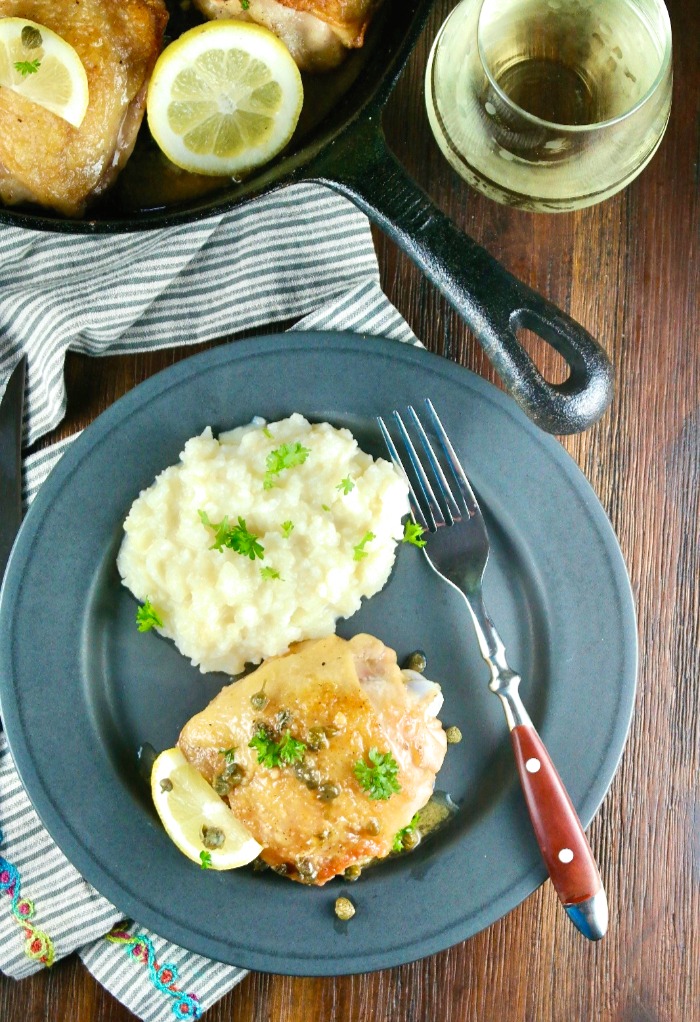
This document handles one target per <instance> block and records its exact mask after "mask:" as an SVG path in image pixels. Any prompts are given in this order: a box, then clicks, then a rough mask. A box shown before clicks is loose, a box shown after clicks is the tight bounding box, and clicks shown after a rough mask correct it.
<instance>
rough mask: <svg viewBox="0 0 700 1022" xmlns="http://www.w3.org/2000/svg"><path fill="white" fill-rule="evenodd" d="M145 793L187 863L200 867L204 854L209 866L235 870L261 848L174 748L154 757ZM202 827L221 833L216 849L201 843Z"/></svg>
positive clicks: (255, 854)
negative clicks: (221, 842) (218, 846)
mask: <svg viewBox="0 0 700 1022" xmlns="http://www.w3.org/2000/svg"><path fill="white" fill-rule="evenodd" d="M163 782H166V783H163ZM151 795H152V796H153V803H154V805H155V807H156V812H157V813H158V816H159V817H160V820H161V823H162V824H163V826H164V828H165V830H166V833H167V834H168V837H169V838H170V839H171V841H172V842H173V843H174V844H175V845H176V846H177V847H178V848H179V850H180V851H181V852H182V853H183V855H186V856H187V858H188V859H191V860H192V861H193V862H196V863H199V864H200V865H201V864H202V859H201V854H202V852H207V853H208V855H207V856H206V859H207V866H208V868H209V869H215V870H226V869H237V868H238V867H239V866H245V865H247V864H248V863H249V862H252V861H253V859H256V858H257V857H258V855H259V854H260V852H261V851H262V846H261V845H259V844H258V842H257V841H256V840H255V838H254V837H253V836H252V834H251V833H250V831H249V830H248V829H247V828H246V827H245V826H244V825H243V824H242V823H241V822H240V820H238V819H236V817H235V816H234V815H233V813H232V812H231V810H230V809H229V807H228V806H227V805H226V803H225V802H224V801H223V799H221V798H220V797H219V796H218V795H217V794H216V792H215V791H214V789H213V788H212V787H211V785H209V784H207V782H206V781H205V780H204V778H203V777H202V775H201V774H200V773H199V771H198V770H196V769H195V767H193V766H192V765H191V764H190V763H188V762H187V760H186V759H185V757H184V756H183V754H182V753H181V751H180V750H179V749H178V748H174V749H166V750H165V751H164V752H161V754H160V755H159V756H158V757H157V758H156V761H155V763H154V764H153V770H152V772H151ZM203 825H206V826H207V827H210V828H211V827H216V828H218V829H219V830H220V831H221V832H222V833H223V835H224V841H223V844H222V845H221V847H220V848H207V847H206V846H205V844H204V842H203V840H202V826H203Z"/></svg>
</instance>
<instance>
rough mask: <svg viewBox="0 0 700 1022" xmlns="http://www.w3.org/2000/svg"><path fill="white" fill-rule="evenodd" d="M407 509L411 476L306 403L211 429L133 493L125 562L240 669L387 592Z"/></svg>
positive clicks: (177, 618)
mask: <svg viewBox="0 0 700 1022" xmlns="http://www.w3.org/2000/svg"><path fill="white" fill-rule="evenodd" d="M305 451H306V452H308V453H306V454H305V453H304V452H305ZM280 466H281V467H280ZM408 510H409V506H408V497H407V488H406V484H405V482H404V480H403V479H402V478H401V477H400V476H399V474H398V473H397V472H396V470H395V469H394V468H393V466H392V465H391V464H390V462H388V461H383V460H382V459H378V460H376V461H375V460H374V459H373V458H372V457H370V455H368V454H366V453H365V452H364V451H361V450H360V449H359V447H358V445H357V441H356V440H355V438H354V437H353V436H352V434H351V433H350V432H349V431H348V430H347V429H336V428H335V427H333V426H331V425H330V424H329V423H326V422H323V423H316V424H311V423H309V422H307V420H306V419H305V418H304V417H303V416H301V415H298V414H294V415H291V416H290V417H289V418H288V419H282V420H280V421H279V422H273V423H269V424H267V425H266V424H265V422H264V421H263V420H255V421H254V422H253V423H251V424H250V425H247V426H242V427H240V428H238V429H234V430H231V431H230V432H228V433H222V434H221V435H220V436H219V438H218V439H216V438H215V437H214V436H213V435H212V432H211V429H209V428H207V429H205V430H204V432H203V433H202V434H201V436H197V437H193V438H192V439H191V440H188V441H187V443H186V444H185V448H184V450H183V452H182V454H181V455H180V463H179V464H178V465H172V466H171V467H170V468H166V469H165V471H164V472H161V474H160V475H159V476H158V477H157V479H156V480H155V482H154V483H153V485H152V486H150V487H149V488H148V489H146V490H143V491H142V492H141V494H140V495H139V496H138V498H137V499H136V500H135V501H134V504H133V505H132V507H131V510H130V511H129V514H128V516H127V519H126V521H125V523H124V531H125V536H124V540H123V542H122V546H121V549H120V551H119V556H118V559H117V566H118V568H119V572H120V574H121V576H122V580H123V583H124V585H126V586H127V587H128V588H129V589H130V590H131V592H132V593H133V594H134V596H136V598H137V599H138V600H140V601H145V600H150V601H151V603H152V604H153V606H154V607H155V608H156V610H157V612H158V614H159V616H160V618H161V619H162V621H163V626H162V628H159V631H160V632H161V633H162V634H163V635H166V636H168V637H169V638H171V639H173V640H174V642H175V644H176V646H177V647H178V649H179V650H180V651H181V652H182V653H183V654H184V655H185V656H187V657H189V658H190V659H191V661H192V663H193V664H195V665H196V666H199V668H200V670H201V671H225V672H227V673H228V674H238V673H239V672H240V671H241V670H243V667H244V665H245V664H246V663H254V664H256V663H259V662H260V661H261V660H262V659H264V658H266V657H271V656H275V655H276V654H278V653H284V652H286V651H287V649H288V648H289V645H290V643H292V642H297V641H299V640H302V639H318V638H323V637H324V636H327V635H330V634H332V633H333V632H334V631H335V622H336V620H337V619H338V618H339V617H349V616H350V615H351V614H354V613H355V611H356V610H358V609H359V606H360V601H361V599H362V597H367V596H372V595H374V593H377V592H378V591H379V590H380V589H381V588H382V587H383V586H384V584H385V583H386V581H387V579H388V578H389V574H390V572H391V568H392V566H393V563H394V557H395V551H396V544H397V542H398V541H399V540H400V539H401V537H402V535H403V527H402V524H401V519H402V518H403V516H404V515H406V514H407V513H408ZM224 519H226V522H224ZM241 521H242V522H243V523H244V526H245V529H244V530H243V528H242V526H241ZM207 523H209V524H207ZM222 523H224V524H223V526H222ZM232 530H234V531H233V534H232ZM227 536H229V537H231V538H230V542H232V543H233V546H229V545H226V542H222V539H223V540H225V539H226V537H227ZM250 537H252V538H250ZM217 542H218V545H219V546H220V549H212V547H213V546H214V545H215V544H217ZM251 553H252V557H251Z"/></svg>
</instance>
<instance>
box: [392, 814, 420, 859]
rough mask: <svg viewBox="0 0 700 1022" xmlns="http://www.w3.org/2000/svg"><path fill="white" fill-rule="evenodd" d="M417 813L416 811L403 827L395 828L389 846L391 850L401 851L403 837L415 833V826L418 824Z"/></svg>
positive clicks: (403, 844)
mask: <svg viewBox="0 0 700 1022" xmlns="http://www.w3.org/2000/svg"><path fill="white" fill-rule="evenodd" d="M418 815H419V814H418V813H416V814H415V816H414V817H413V819H412V820H411V822H410V823H407V824H406V826H405V827H402V828H401V830H397V832H396V834H394V843H393V844H392V846H391V850H392V852H402V851H403V850H404V847H405V841H404V839H405V838H407V837H408V836H409V835H411V834H414V833H415V831H416V827H417V826H418Z"/></svg>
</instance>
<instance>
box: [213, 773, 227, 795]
mask: <svg viewBox="0 0 700 1022" xmlns="http://www.w3.org/2000/svg"><path fill="white" fill-rule="evenodd" d="M211 786H212V788H213V789H214V791H215V792H216V794H217V795H221V797H222V798H224V796H225V795H228V793H229V791H230V790H231V785H230V784H229V782H228V779H227V778H226V777H225V775H224V774H217V775H216V777H215V778H214V780H213V781H212V784H211Z"/></svg>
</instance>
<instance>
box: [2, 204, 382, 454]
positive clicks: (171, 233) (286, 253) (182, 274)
mask: <svg viewBox="0 0 700 1022" xmlns="http://www.w3.org/2000/svg"><path fill="white" fill-rule="evenodd" d="M378 280H379V273H378V268H377V260H376V256H375V253H374V246H373V244H372V236H371V232H370V229H369V224H368V222H367V220H366V218H365V217H364V216H363V215H362V214H361V213H360V212H358V210H357V209H355V207H354V206H353V205H352V204H351V203H349V202H348V201H347V200H346V199H343V198H341V197H340V196H338V195H336V194H335V193H333V192H331V191H329V190H328V189H326V188H322V187H320V186H318V185H309V184H300V185H294V186H293V187H290V188H286V189H283V190H281V191H279V192H275V193H273V194H271V195H268V196H265V197H264V198H262V199H260V200H258V201H257V202H254V203H250V204H248V205H244V206H242V207H241V208H240V209H239V210H236V211H235V212H234V213H231V214H228V215H227V216H225V217H218V218H214V219H210V220H204V221H201V222H199V223H194V224H188V225H185V226H183V227H177V228H172V229H170V230H166V231H156V232H153V233H149V232H147V233H144V234H136V235H117V236H115V237H111V238H104V237H98V238H92V237H66V236H61V235H52V234H37V233H34V232H29V231H24V230H21V229H20V228H4V229H3V230H0V398H1V397H2V394H3V393H4V392H5V387H6V385H7V380H8V379H9V376H10V374H11V372H12V369H13V368H14V366H15V365H16V364H17V362H18V361H19V359H20V358H21V355H22V353H26V354H27V356H28V377H27V379H28V397H29V402H28V408H29V411H28V416H27V419H26V422H25V446H26V445H28V444H31V443H33V442H34V441H35V440H37V439H38V438H39V437H40V436H41V435H42V434H44V433H47V432H48V431H49V430H51V429H53V428H54V426H56V425H57V424H58V423H59V422H60V421H61V419H62V418H63V416H64V414H65V410H66V393H65V387H64V384H63V366H64V362H65V358H66V352H67V351H69V350H70V351H76V352H82V353H85V354H88V355H105V354H110V355H115V354H123V353H125V352H129V351H134V350H152V349H155V348H163V347H171V346H174V345H183V344H196V343H198V342H201V341H206V340H211V339H212V338H217V337H225V336H232V335H235V334H237V333H240V332H242V331H244V330H250V329H252V328H254V327H257V326H262V325H263V324H274V323H284V322H289V320H292V319H296V318H298V317H299V316H305V315H306V314H308V313H310V312H311V311H313V310H314V309H317V308H318V307H319V305H322V304H323V303H325V302H328V301H331V300H332V299H334V298H336V297H338V296H340V295H342V294H344V293H345V292H347V291H348V290H349V289H350V288H352V287H354V286H355V285H356V284H358V283H360V282H362V281H373V282H375V283H376V282H378Z"/></svg>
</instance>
